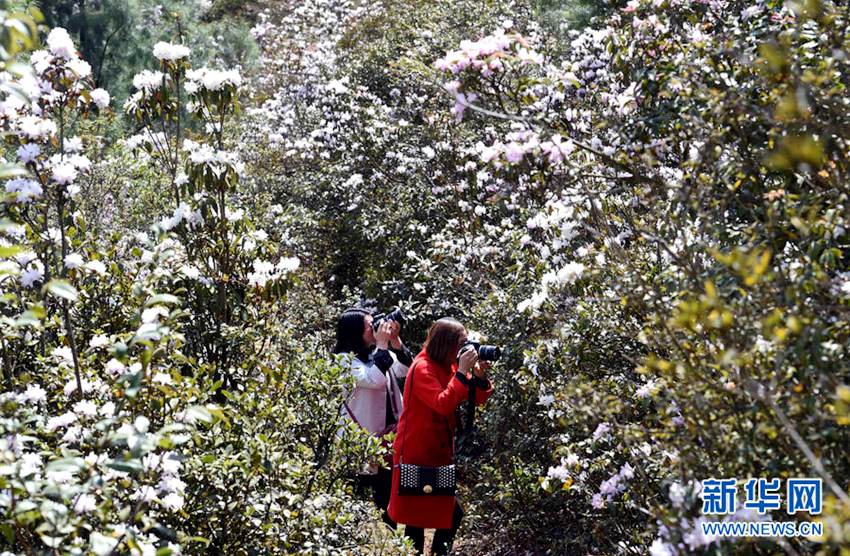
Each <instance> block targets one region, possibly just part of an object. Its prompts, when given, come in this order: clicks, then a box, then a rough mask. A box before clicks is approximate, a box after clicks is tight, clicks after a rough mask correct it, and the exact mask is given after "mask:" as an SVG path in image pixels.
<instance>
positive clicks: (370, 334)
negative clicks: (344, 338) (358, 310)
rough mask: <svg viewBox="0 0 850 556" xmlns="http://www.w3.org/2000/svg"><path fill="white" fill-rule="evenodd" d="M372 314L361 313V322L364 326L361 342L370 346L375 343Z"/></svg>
mask: <svg viewBox="0 0 850 556" xmlns="http://www.w3.org/2000/svg"><path fill="white" fill-rule="evenodd" d="M372 320H374V319H373V318H372V315H363V324H364V325H365V327H364V328H363V344H364V345H366V347H371V346H374V345H375V331H374V330H372Z"/></svg>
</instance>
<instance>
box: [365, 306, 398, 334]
mask: <svg viewBox="0 0 850 556" xmlns="http://www.w3.org/2000/svg"><path fill="white" fill-rule="evenodd" d="M388 320H391V321H395V322H397V323H398V324H399V327H401V328H404V321H405V317H404V313H402V312H401V309H399V308H398V307H396V308H395V309H393V310H392V311H390V312H389V314H384V313H378V314H377V315H375V316H374V317H373V319H372V329H373V330H374V331H375V332H377V331H378V327H379V326H381V325H382V324H383V323H384V321H388Z"/></svg>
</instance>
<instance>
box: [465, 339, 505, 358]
mask: <svg viewBox="0 0 850 556" xmlns="http://www.w3.org/2000/svg"><path fill="white" fill-rule="evenodd" d="M471 348H474V349H475V350H476V351H477V352H478V359H480V360H482V361H498V360H499V357H501V356H502V349H501V348H500V347H499V346H487V345H483V346H482V345H481V344H480V343H478V342H466V343H464V344H463V345H462V346H460V351H458V352H457V355H458V358H459V357H460V354H462V353H463V352H465V351H467V350H468V349H471Z"/></svg>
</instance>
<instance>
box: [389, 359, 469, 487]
mask: <svg viewBox="0 0 850 556" xmlns="http://www.w3.org/2000/svg"><path fill="white" fill-rule="evenodd" d="M413 367H415V365H414V366H413ZM413 367H411V368H410V372H409V373H408V374H409V376H410V388H411V389H412V388H413ZM406 432H407V430H406V427H405V433H406ZM446 432H447V433H448V434H449V440H451V430H450V429H449V423H448V419H446ZM406 436H407V435H406V434H405V438H406ZM453 457H454V456H453ZM398 471H399V473H398V476H399V481H398V494H399V495H400V496H429V495H430V496H454V494H455V491H456V490H457V474H456V473H455V464H454V463H451V464H449V465H441V466H436V467H433V466H427V465H415V464H412V463H404V443H402V453H400V454H399V457H398Z"/></svg>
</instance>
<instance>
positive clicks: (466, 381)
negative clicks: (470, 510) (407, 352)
mask: <svg viewBox="0 0 850 556" xmlns="http://www.w3.org/2000/svg"><path fill="white" fill-rule="evenodd" d="M466 339H467V334H466V329H465V328H464V327H463V325H462V324H461V323H459V322H458V321H456V320H455V319H452V318H443V319H440V320H438V321H437V322H435V323H434V324H433V325H431V328H430V330H428V338H427V339H426V340H425V345H424V346H423V348H422V351H421V352H420V353H419V355H417V356H416V358H415V359H414V360H413V363H411V366H410V370H409V371H408V375H407V384H406V385H405V389H404V403H403V408H404V409H403V410H402V413H401V417H400V418H399V422H398V431H397V433H396V438H395V442H394V443H393V452H394V453H393V477H392V491H391V494H390V505H389V508H387V512H388V513H389V515H390V517H391V518H392V519H393V520H394V521H395V522H397V523H403V524H405V535H406V536H407V537H409V538H410V539H412V540H413V544H414V546H415V547H416V549H417V550H418V551H419V553H420V554H421V553H422V552H423V549H424V542H425V536H424V535H425V529H426V528H427V529H437V531H436V532H435V533H434V541H433V546H432V550H433V553H434V554H447V553H448V550H449V547H450V546H451V543H452V541H453V540H454V536H455V533H457V529H458V527H460V520H461V518H462V516H463V511H462V510H461V508H460V504H458V503H457V501H456V500H455V497H454V496H429V495H399V494H398V484H399V467H398V464H399V460H400V459H403V461H404V463H411V464H415V465H425V466H442V465H449V464H450V463H452V461H453V456H454V432H455V409H457V408H458V407H459V406H460V405H461V404H462V403H464V402H466V401H467V399H468V396H469V385H470V384H473V383H474V384H475V386H476V390H475V392H476V399H475V402H476V403H477V404H479V405H480V404H483V403H484V401H485V400H486V399H487V397H488V396H490V394H491V393H492V392H493V386H492V384H491V383H490V381H489V380H488V379H487V378H486V377H485V372H486V370H487V368H488V367H489V363H486V362H484V361H480V362H479V361H478V353H477V352H476V350H474V349H470V350H467V351H465V352H464V353H463V354H462V355H461V357H460V360H458V357H457V355H458V350H460V348H461V346H462V345H463V344H464V343H465V342H466ZM470 371H472V372H470Z"/></svg>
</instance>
